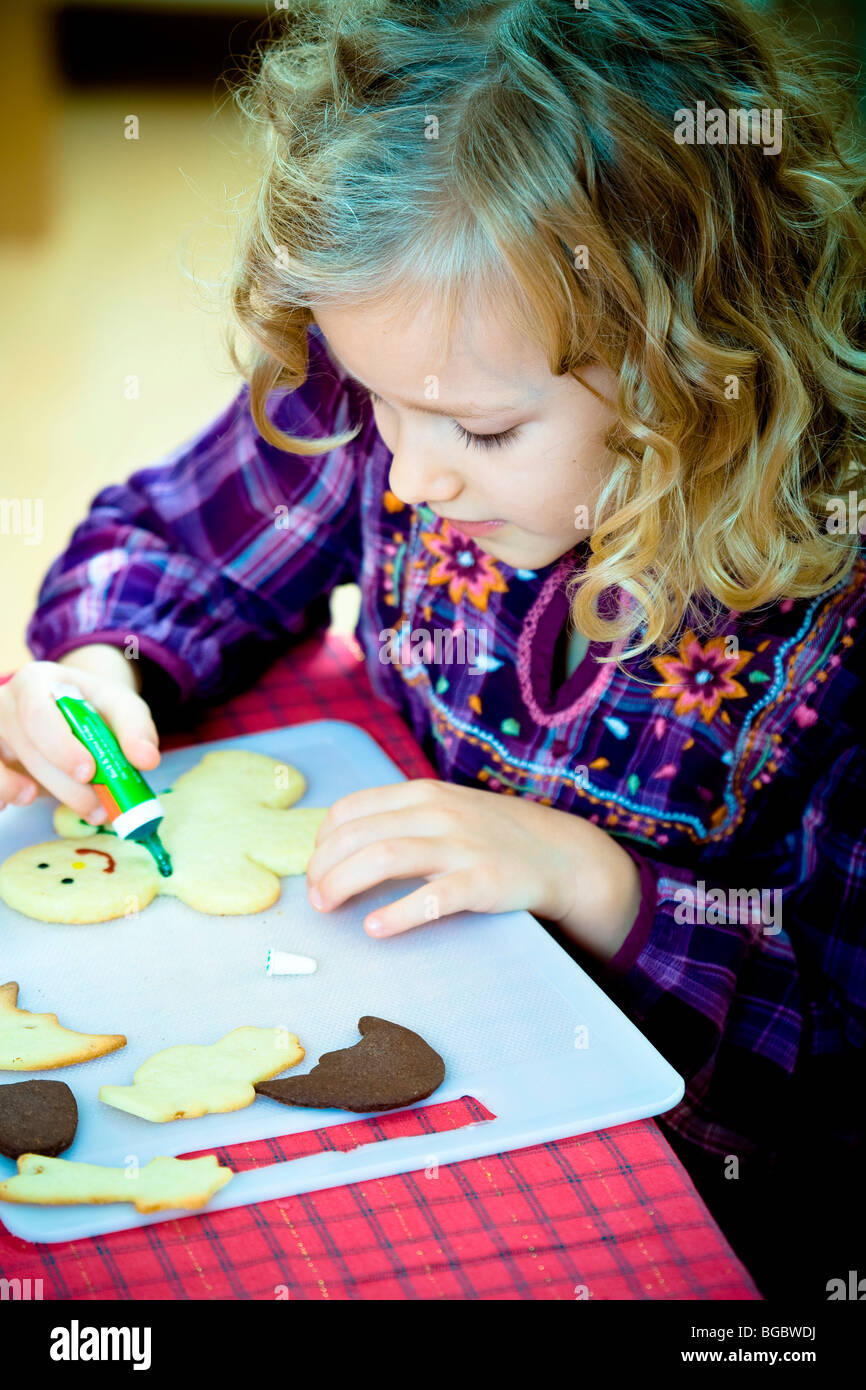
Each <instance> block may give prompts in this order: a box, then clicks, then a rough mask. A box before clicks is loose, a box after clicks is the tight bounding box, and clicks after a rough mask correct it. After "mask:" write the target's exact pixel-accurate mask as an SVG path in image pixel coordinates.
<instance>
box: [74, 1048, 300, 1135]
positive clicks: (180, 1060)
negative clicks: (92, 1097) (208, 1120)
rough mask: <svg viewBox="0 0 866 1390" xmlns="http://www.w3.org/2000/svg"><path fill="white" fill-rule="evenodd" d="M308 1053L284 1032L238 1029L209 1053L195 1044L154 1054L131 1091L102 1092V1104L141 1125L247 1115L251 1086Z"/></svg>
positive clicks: (112, 1088) (108, 1089)
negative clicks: (231, 1112) (229, 1113)
mask: <svg viewBox="0 0 866 1390" xmlns="http://www.w3.org/2000/svg"><path fill="white" fill-rule="evenodd" d="M303 1056H304V1049H303V1048H302V1047H301V1045H300V1043H299V1042H298V1039H297V1037H296V1036H295V1034H294V1033H290V1032H289V1031H288V1030H287V1029H286V1028H235V1029H234V1030H233V1031H232V1032H231V1033H226V1035H225V1037H224V1038H220V1040H219V1042H215V1043H212V1044H211V1046H209V1047H202V1046H200V1045H198V1044H195V1043H192V1044H188V1045H181V1046H180V1047H166V1048H164V1049H163V1051H162V1052H155V1053H154V1055H153V1056H152V1057H148V1059H147V1061H146V1062H142V1064H141V1066H140V1067H139V1068H138V1069H137V1071H136V1072H135V1075H134V1076H133V1079H132V1085H131V1086H100V1088H99V1099H100V1100H101V1101H104V1103H105V1104H106V1105H113V1106H114V1107H115V1108H116V1109H117V1110H126V1111H127V1112H128V1113H129V1114H130V1115H140V1116H141V1118H142V1119H143V1120H156V1121H160V1122H162V1121H166V1120H192V1119H195V1118H196V1116H198V1115H214V1114H222V1113H224V1112H225V1111H226V1110H243V1108H244V1106H246V1105H251V1104H252V1103H253V1101H254V1100H255V1098H256V1093H255V1091H254V1090H253V1083H254V1082H256V1081H264V1080H266V1078H268V1077H271V1076H276V1074H277V1072H281V1071H287V1070H288V1068H289V1067H294V1066H296V1065H297V1063H298V1062H300V1061H301V1059H302V1058H303Z"/></svg>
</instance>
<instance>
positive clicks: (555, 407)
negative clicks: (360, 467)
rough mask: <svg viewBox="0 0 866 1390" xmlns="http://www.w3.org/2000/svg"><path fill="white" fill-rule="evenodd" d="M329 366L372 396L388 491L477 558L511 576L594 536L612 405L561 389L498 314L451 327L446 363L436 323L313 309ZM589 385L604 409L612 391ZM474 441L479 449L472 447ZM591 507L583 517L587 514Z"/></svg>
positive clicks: (599, 370) (592, 372) (609, 384)
mask: <svg viewBox="0 0 866 1390" xmlns="http://www.w3.org/2000/svg"><path fill="white" fill-rule="evenodd" d="M315 319H316V322H317V323H318V325H319V327H320V328H321V330H322V333H323V334H324V336H325V338H326V340H327V345H328V348H329V351H330V354H331V356H332V358H333V359H334V361H335V363H336V364H337V366H338V367H340V368H342V369H343V370H344V371H346V372H347V373H348V374H349V376H352V377H354V378H355V379H356V380H357V381H359V382H360V383H361V385H362V386H364V387H366V388H367V389H368V391H369V392H370V394H371V396H372V398H373V410H374V413H375V417H376V424H377V426H378V430H379V433H380V435H381V436H382V439H383V440H384V442H385V444H386V445H387V447H388V449H389V450H390V451H391V453H392V454H393V456H394V457H393V461H392V464H391V471H390V476H389V487H390V488H391V491H392V492H394V493H395V494H396V495H397V497H399V498H400V499H401V501H403V502H407V503H409V504H410V505H412V506H416V505H418V504H419V503H426V505H427V506H428V507H430V509H431V510H432V511H433V512H435V513H437V515H439V516H442V517H445V518H447V519H448V520H449V521H451V522H453V523H454V525H455V526H456V527H457V529H458V530H459V529H460V524H461V523H462V522H470V523H471V522H490V521H496V522H500V523H501V524H500V525H497V526H494V527H491V528H490V529H486V530H485V531H484V532H483V533H481V532H477V533H476V532H470V533H468V534H472V536H473V540H474V542H475V544H476V545H478V546H480V547H481V548H482V549H483V550H485V551H486V552H487V553H488V554H490V555H492V556H493V557H494V558H495V559H499V560H502V561H503V562H504V563H505V564H507V565H510V566H512V567H513V568H515V569H540V568H541V567H543V566H545V565H549V564H551V563H552V562H553V561H554V560H557V559H559V557H560V556H562V555H565V554H566V553H567V552H568V551H569V550H571V549H572V547H573V546H574V545H575V544H576V543H577V542H578V541H579V540H582V539H584V537H585V536H587V535H588V534H589V527H588V526H587V524H586V519H587V518H589V520H590V521H591V519H592V515H593V508H594V506H595V502H596V498H597V496H598V493H599V490H600V488H601V486H602V484H603V481H604V478H605V476H606V473H607V471H608V470H609V468H610V467H611V465H612V463H613V456H612V455H611V454H610V452H609V451H608V449H607V448H606V446H605V442H604V441H605V435H606V431H607V429H608V428H609V426H610V425H611V424H612V423H613V420H614V410H613V407H612V406H608V405H606V404H604V403H603V402H602V401H600V400H598V399H597V397H596V396H594V395H593V394H592V392H591V391H589V390H587V389H586V387H585V386H584V385H582V384H581V382H580V381H579V380H576V379H575V378H574V377H572V376H568V375H566V376H560V377H557V376H554V375H553V374H552V373H551V372H550V370H549V368H548V365H547V362H546V360H545V358H544V356H543V355H542V352H541V350H540V349H539V348H538V347H536V345H535V344H534V343H532V342H530V341H529V340H528V339H526V338H523V337H522V336H520V335H519V334H518V333H517V331H516V330H515V329H514V328H513V327H512V326H511V325H510V324H509V323H508V321H507V320H506V319H504V318H502V317H500V316H499V315H498V314H497V313H495V312H494V311H490V312H488V313H486V314H484V315H483V316H479V315H474V316H472V317H467V318H464V319H463V320H462V321H460V322H459V323H458V324H457V325H456V326H455V333H454V337H453V340H452V344H451V353H450V356H449V357H448V358H447V360H443V358H442V357H441V356H440V355H438V354H437V353H436V352H435V351H434V350H433V349H432V348H431V343H432V342H433V333H434V321H433V315H432V313H431V311H430V310H428V309H427V308H426V307H425V309H424V310H423V311H422V312H421V313H419V314H417V315H416V316H415V317H414V318H412V317H411V316H401V315H400V314H399V313H396V314H395V313H394V311H393V308H391V309H390V310H387V311H386V310H383V309H376V310H371V309H370V308H369V307H368V306H366V305H365V306H361V307H360V308H346V307H344V306H340V307H339V308H336V307H334V306H329V307H326V308H321V309H317V310H316V313H315ZM580 376H581V377H582V378H583V380H585V381H586V382H587V383H588V385H589V386H591V387H592V388H593V390H595V391H597V392H599V394H600V395H602V396H603V397H605V399H606V400H607V401H613V399H614V397H615V394H616V378H615V376H614V375H613V373H612V372H610V371H609V370H608V369H607V368H606V367H602V366H600V365H598V364H593V365H588V366H586V367H584V368H581V370H580ZM469 436H471V437H469ZM583 508H586V511H583Z"/></svg>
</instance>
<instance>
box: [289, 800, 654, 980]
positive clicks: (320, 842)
mask: <svg viewBox="0 0 866 1390" xmlns="http://www.w3.org/2000/svg"><path fill="white" fill-rule="evenodd" d="M416 877H421V878H427V879H432V880H433V882H432V883H429V884H428V885H427V886H426V887H424V888H418V889H416V890H415V891H414V892H412V893H408V894H407V895H406V896H405V897H403V898H398V899H397V900H396V901H395V902H393V903H390V904H389V905H388V906H387V907H384V908H377V909H376V911H375V912H373V913H370V914H368V916H367V917H365V919H364V930H365V931H366V932H367V933H368V934H369V935H370V936H377V937H378V936H396V935H397V934H398V933H400V932H404V931H408V930H409V929H410V928H411V927H417V926H419V925H420V924H421V923H424V922H429V921H431V920H435V919H437V918H439V917H445V916H447V915H448V914H449V913H452V912H463V911H471V912H509V911H512V910H513V909H516V908H526V909H527V910H528V911H529V912H532V913H535V914H536V915H537V916H539V917H545V918H547V919H549V920H550V921H552V922H555V923H557V924H558V925H559V926H560V927H561V928H562V929H563V930H564V931H565V932H566V933H567V934H568V935H569V936H571V937H572V938H573V939H574V940H575V941H576V942H577V943H578V944H579V945H581V946H583V947H584V948H585V949H587V950H589V951H590V952H591V953H592V954H593V955H595V956H597V957H598V958H599V959H601V960H609V959H611V958H612V957H613V956H614V955H615V954H616V952H617V951H618V950H619V948H620V946H621V945H622V943H623V942H624V941H625V938H626V937H627V935H628V933H629V930H630V929H631V926H632V925H633V923H634V920H635V918H636V917H637V913H638V909H639V906H640V886H639V885H640V879H639V875H638V871H637V868H636V866H635V863H634V861H633V860H632V858H631V856H630V855H628V854H627V853H626V852H625V850H624V849H622V847H621V846H620V845H618V844H617V843H616V841H615V840H614V839H613V838H612V836H610V835H609V834H608V833H607V831H605V830H601V829H599V827H598V826H597V825H593V824H591V823H590V822H589V821H587V820H584V819H583V817H581V816H578V815H574V814H572V813H571V812H568V811H557V810H554V809H553V808H552V807H550V806H542V805H541V804H540V803H539V802H537V801H529V800H526V799H525V798H523V797H521V796H516V795H515V796H509V795H507V794H503V793H500V792H491V791H485V790H482V789H481V788H476V787H463V786H457V785H454V784H453V783H451V782H438V781H436V780H435V779H433V778H426V777H421V778H416V779H414V780H413V781H409V782H395V783H393V784H390V785H388V786H384V787H371V788H369V789H367V790H365V791H359V792H352V793H351V794H350V795H349V796H343V797H340V799H339V801H335V802H334V804H333V806H331V808H330V810H329V811H328V814H327V815H326V817H325V819H324V821H323V822H322V824H321V826H320V828H319V833H318V836H317V837H316V848H315V850H314V852H313V855H312V857H311V859H310V862H309V864H308V866H307V884H308V889H309V896H310V902H311V903H312V905H313V907H315V908H318V909H319V910H320V911H325V912H327V911H328V910H330V909H331V908H334V907H339V905H340V904H341V903H343V902H345V901H346V899H347V898H351V897H353V896H354V894H356V893H361V892H363V891H364V890H365V889H367V888H372V887H373V886H374V885H375V884H377V883H384V882H385V881H386V880H387V879H391V878H416Z"/></svg>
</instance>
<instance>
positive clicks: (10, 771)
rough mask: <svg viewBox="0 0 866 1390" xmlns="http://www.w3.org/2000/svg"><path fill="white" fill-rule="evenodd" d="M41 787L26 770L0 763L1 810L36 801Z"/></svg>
mask: <svg viewBox="0 0 866 1390" xmlns="http://www.w3.org/2000/svg"><path fill="white" fill-rule="evenodd" d="M38 791H39V788H38V787H37V786H36V783H35V782H34V781H33V778H32V777H28V776H27V774H26V772H18V771H17V770H16V769H14V768H11V767H8V766H7V765H6V763H0V810H2V809H3V807H5V806H9V805H15V806H26V805H28V803H29V802H31V801H34V800H35V799H36V796H37V795H38Z"/></svg>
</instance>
